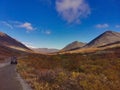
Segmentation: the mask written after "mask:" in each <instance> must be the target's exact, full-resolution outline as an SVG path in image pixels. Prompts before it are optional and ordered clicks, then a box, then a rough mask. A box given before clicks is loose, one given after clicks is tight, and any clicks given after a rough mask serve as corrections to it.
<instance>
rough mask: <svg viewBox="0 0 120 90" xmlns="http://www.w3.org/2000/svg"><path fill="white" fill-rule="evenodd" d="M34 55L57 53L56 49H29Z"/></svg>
mask: <svg viewBox="0 0 120 90" xmlns="http://www.w3.org/2000/svg"><path fill="white" fill-rule="evenodd" d="M31 49H32V50H33V51H34V52H36V53H42V54H49V53H55V52H58V51H59V50H58V49H49V48H31Z"/></svg>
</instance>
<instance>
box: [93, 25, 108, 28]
mask: <svg viewBox="0 0 120 90" xmlns="http://www.w3.org/2000/svg"><path fill="white" fill-rule="evenodd" d="M95 27H96V28H108V27H109V25H108V24H97V25H96V26H95Z"/></svg>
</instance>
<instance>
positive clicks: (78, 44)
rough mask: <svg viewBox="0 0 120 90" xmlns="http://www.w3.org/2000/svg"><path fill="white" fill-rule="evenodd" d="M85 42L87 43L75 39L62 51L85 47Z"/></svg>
mask: <svg viewBox="0 0 120 90" xmlns="http://www.w3.org/2000/svg"><path fill="white" fill-rule="evenodd" d="M85 44H86V43H83V42H78V41H74V42H72V43H70V44H68V45H67V46H65V47H64V48H63V49H62V50H61V51H70V50H75V49H78V48H81V47H83V46H84V45H85Z"/></svg>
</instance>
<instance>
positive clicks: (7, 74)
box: [0, 64, 31, 90]
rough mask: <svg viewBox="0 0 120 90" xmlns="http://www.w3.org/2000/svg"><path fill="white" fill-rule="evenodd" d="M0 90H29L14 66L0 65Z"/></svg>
mask: <svg viewBox="0 0 120 90" xmlns="http://www.w3.org/2000/svg"><path fill="white" fill-rule="evenodd" d="M0 90H31V89H30V88H29V87H28V86H27V85H26V84H25V82H24V81H23V80H22V79H21V78H20V76H18V73H17V72H16V65H11V64H0Z"/></svg>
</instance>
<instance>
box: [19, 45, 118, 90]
mask: <svg viewBox="0 0 120 90" xmlns="http://www.w3.org/2000/svg"><path fill="white" fill-rule="evenodd" d="M17 70H18V72H19V73H20V74H21V76H22V77H23V78H24V79H25V80H26V81H27V82H28V83H29V84H30V85H31V87H32V88H33V89H35V90H120V48H119V47H118V48H111V49H105V50H102V51H98V52H93V53H76V54H62V55H61V54H58V55H39V54H29V55H27V56H26V57H23V58H21V59H20V60H19V64H18V67H17Z"/></svg>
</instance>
